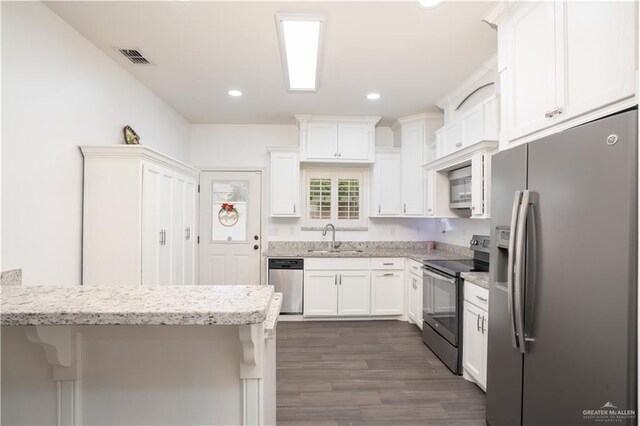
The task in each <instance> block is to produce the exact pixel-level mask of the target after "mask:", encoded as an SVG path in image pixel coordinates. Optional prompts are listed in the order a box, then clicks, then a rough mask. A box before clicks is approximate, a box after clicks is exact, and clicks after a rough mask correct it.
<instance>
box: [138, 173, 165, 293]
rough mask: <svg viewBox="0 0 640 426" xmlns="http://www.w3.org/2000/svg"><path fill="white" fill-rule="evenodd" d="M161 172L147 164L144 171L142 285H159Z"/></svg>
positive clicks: (161, 240) (161, 237)
mask: <svg viewBox="0 0 640 426" xmlns="http://www.w3.org/2000/svg"><path fill="white" fill-rule="evenodd" d="M159 200H160V170H159V169H156V168H153V167H150V166H149V165H147V164H145V165H144V166H143V169H142V284H143V285H157V284H158V281H159V279H158V276H159V275H158V274H159V263H160V262H159V259H160V246H161V245H162V243H163V235H162V228H161V227H160V212H159V210H158V208H159Z"/></svg>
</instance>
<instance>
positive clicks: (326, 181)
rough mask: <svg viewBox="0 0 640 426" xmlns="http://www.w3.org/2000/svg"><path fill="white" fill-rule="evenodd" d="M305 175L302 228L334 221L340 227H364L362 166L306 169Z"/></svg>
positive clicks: (321, 225) (322, 225)
mask: <svg viewBox="0 0 640 426" xmlns="http://www.w3.org/2000/svg"><path fill="white" fill-rule="evenodd" d="M303 173H304V175H305V199H306V202H305V208H306V212H305V214H304V216H303V217H304V223H303V227H304V228H307V229H316V228H322V227H324V226H325V225H326V224H327V223H333V224H334V225H335V226H336V227H339V228H342V229H364V227H365V226H366V221H365V218H366V217H367V213H366V212H365V211H363V210H362V209H363V208H364V206H365V205H366V200H365V194H364V188H366V185H367V182H366V179H367V176H368V175H367V173H366V171H365V170H364V169H343V168H341V169H333V170H329V169H308V170H305V171H304V172H303Z"/></svg>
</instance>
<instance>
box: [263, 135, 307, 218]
mask: <svg viewBox="0 0 640 426" xmlns="http://www.w3.org/2000/svg"><path fill="white" fill-rule="evenodd" d="M267 150H268V151H269V153H270V155H271V161H270V174H269V176H270V182H269V204H270V212H271V216H272V217H299V216H300V161H299V159H298V158H299V149H298V147H291V148H288V147H270V148H267Z"/></svg>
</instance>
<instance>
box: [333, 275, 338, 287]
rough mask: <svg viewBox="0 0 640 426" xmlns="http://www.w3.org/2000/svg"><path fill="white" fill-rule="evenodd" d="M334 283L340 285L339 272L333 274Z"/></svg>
mask: <svg viewBox="0 0 640 426" xmlns="http://www.w3.org/2000/svg"><path fill="white" fill-rule="evenodd" d="M333 285H338V274H335V275H334V276H333Z"/></svg>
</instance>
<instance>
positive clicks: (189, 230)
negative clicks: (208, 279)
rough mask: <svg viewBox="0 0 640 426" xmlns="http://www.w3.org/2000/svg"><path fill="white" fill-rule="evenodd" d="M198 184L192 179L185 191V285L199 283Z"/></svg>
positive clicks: (186, 183)
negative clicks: (197, 254)
mask: <svg viewBox="0 0 640 426" xmlns="http://www.w3.org/2000/svg"><path fill="white" fill-rule="evenodd" d="M197 209H198V185H197V184H196V182H194V181H192V180H187V181H186V182H185V191H184V225H183V226H184V232H185V236H184V238H185V245H184V262H183V263H184V278H183V283H184V284H185V285H195V284H197V276H198V274H197V270H196V260H197V259H196V243H197V238H198V232H197V229H198V228H197V225H196V212H197V211H198V210H197Z"/></svg>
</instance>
